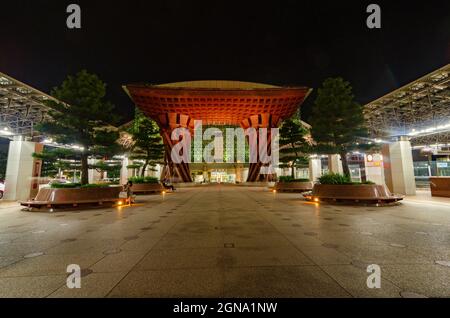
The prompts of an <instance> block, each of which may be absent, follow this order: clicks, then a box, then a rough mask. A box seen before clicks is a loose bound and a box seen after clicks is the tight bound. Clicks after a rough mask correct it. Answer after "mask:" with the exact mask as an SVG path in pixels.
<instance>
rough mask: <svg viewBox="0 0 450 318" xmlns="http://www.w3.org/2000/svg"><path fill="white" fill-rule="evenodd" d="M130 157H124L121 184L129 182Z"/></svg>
mask: <svg viewBox="0 0 450 318" xmlns="http://www.w3.org/2000/svg"><path fill="white" fill-rule="evenodd" d="M128 165H129V163H128V157H124V158H123V159H122V168H120V184H122V185H123V184H126V183H127V182H128V168H127V166H128Z"/></svg>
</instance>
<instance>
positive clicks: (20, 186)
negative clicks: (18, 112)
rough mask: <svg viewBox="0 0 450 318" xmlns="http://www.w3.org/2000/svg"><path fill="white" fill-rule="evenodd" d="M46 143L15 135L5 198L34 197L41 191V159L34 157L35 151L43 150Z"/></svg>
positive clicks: (10, 154)
mask: <svg viewBox="0 0 450 318" xmlns="http://www.w3.org/2000/svg"><path fill="white" fill-rule="evenodd" d="M43 149H44V145H43V144H40V143H36V142H32V141H24V140H22V136H15V137H14V140H12V141H11V142H10V143H9V152H8V162H7V165H6V177H5V193H4V199H5V200H23V201H26V200H28V199H31V198H34V197H35V196H36V194H37V192H38V191H39V177H40V175H41V166H42V162H41V160H37V159H34V158H33V157H32V154H33V152H42V150H43Z"/></svg>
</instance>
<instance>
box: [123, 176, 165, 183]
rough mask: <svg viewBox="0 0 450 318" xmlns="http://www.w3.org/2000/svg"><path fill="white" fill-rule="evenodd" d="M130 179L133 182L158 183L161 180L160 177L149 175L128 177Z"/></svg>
mask: <svg viewBox="0 0 450 318" xmlns="http://www.w3.org/2000/svg"><path fill="white" fill-rule="evenodd" d="M128 181H131V182H133V183H158V182H159V180H158V178H155V177H148V176H147V177H142V176H139V177H131V178H128Z"/></svg>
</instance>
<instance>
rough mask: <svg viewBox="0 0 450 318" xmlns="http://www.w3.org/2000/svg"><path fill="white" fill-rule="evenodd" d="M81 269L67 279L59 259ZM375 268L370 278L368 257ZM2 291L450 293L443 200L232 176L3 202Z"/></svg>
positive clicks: (449, 219) (448, 216) (449, 241)
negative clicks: (362, 201) (317, 193)
mask: <svg viewBox="0 0 450 318" xmlns="http://www.w3.org/2000/svg"><path fill="white" fill-rule="evenodd" d="M70 264H77V265H79V266H80V268H81V269H82V275H81V276H82V278H81V288H80V289H69V288H68V287H67V286H66V279H67V276H68V273H67V272H66V269H67V266H68V265H70ZM370 264H377V265H379V266H380V268H381V288H379V289H370V288H368V287H367V284H366V281H367V278H368V276H369V275H370V273H368V272H367V266H368V265H370ZM0 297H405V298H410V297H450V208H449V205H445V204H442V203H433V202H429V203H424V202H415V201H413V200H405V201H404V202H403V203H402V204H400V205H397V206H391V207H365V206H358V207H354V206H345V205H339V206H333V205H328V204H317V203H310V202H306V201H304V200H302V199H301V197H300V195H299V194H284V193H272V192H270V191H268V190H267V189H265V188H257V187H239V186H231V185H216V186H204V187H196V188H182V189H179V190H177V191H176V192H175V193H168V194H165V195H150V196H139V197H138V199H137V202H136V204H135V205H134V206H131V207H115V208H111V207H110V208H104V209H95V210H84V211H64V212H53V213H41V212H39V213H37V212H25V211H21V209H20V207H18V206H15V205H11V206H7V207H5V208H0Z"/></svg>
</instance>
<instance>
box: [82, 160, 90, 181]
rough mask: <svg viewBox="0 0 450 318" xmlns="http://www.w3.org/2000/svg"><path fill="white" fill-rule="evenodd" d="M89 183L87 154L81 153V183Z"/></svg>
mask: <svg viewBox="0 0 450 318" xmlns="http://www.w3.org/2000/svg"><path fill="white" fill-rule="evenodd" d="M88 183H89V166H88V155H87V154H85V153H83V154H81V184H88Z"/></svg>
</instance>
